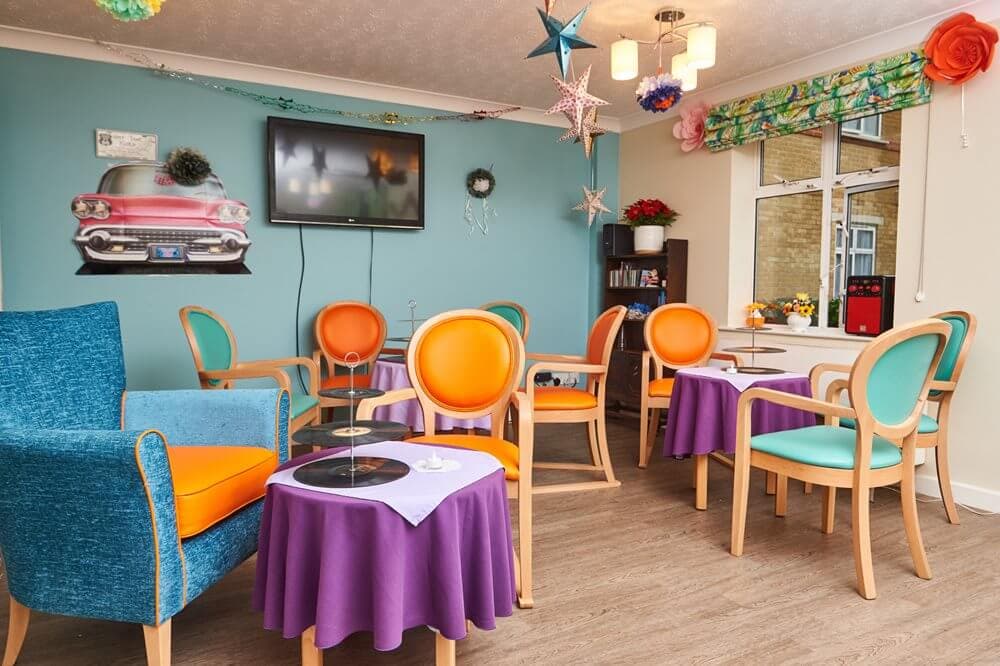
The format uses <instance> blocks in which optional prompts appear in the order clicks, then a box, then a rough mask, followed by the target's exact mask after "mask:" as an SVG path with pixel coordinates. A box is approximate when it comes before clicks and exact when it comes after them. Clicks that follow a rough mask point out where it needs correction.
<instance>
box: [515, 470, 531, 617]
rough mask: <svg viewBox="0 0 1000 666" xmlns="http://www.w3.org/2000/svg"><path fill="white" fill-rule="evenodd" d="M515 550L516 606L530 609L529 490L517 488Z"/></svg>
mask: <svg viewBox="0 0 1000 666" xmlns="http://www.w3.org/2000/svg"><path fill="white" fill-rule="evenodd" d="M522 491H523V492H522ZM517 542H518V543H517V546H518V548H517V550H518V556H519V557H518V568H519V569H520V574H521V575H520V576H519V578H520V584H519V585H518V588H517V605H518V606H520V607H521V608H531V607H532V606H534V605H535V600H534V598H533V597H532V590H531V582H532V581H531V488H530V487H528V488H523V489H522V488H519V489H518V498H517Z"/></svg>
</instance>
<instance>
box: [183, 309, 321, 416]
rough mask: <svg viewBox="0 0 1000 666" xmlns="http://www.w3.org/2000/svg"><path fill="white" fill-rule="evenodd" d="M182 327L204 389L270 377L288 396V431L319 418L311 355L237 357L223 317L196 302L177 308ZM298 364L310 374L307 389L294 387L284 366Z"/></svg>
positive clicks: (229, 330) (232, 337)
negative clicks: (270, 357) (299, 389)
mask: <svg viewBox="0 0 1000 666" xmlns="http://www.w3.org/2000/svg"><path fill="white" fill-rule="evenodd" d="M180 318H181V327H182V328H183V329H184V335H185V336H186V337H187V341H188V346H189V347H190V348H191V356H192V357H193V358H194V367H195V370H196V371H197V372H198V381H199V383H200V384H201V387H202V388H203V389H228V388H233V386H234V384H235V382H236V380H241V379H263V378H268V379H273V380H274V381H275V383H277V384H278V386H280V387H281V388H283V389H285V390H286V391H288V393H289V395H290V396H291V400H290V403H289V416H290V424H289V431H290V432H295V431H296V430H298V429H299V428H302V427H303V426H307V425H314V424H317V423H319V422H320V409H319V394H318V391H319V368H318V367H317V365H316V364H315V363H314V362H313V361H312V359H308V358H304V357H301V356H296V357H290V358H275V359H268V360H263V361H240V360H239V358H238V355H237V351H236V337H235V336H234V335H233V330H232V329H231V328H230V327H229V324H228V323H226V320H225V319H223V318H222V317H220V316H219V315H218V314H216V313H215V312H212V311H211V310H208V309H206V308H202V307H199V306H197V305H188V306H185V307H183V308H181V310H180ZM294 366H300V367H302V368H305V370H306V373H307V375H308V377H309V381H308V391H307V392H306V393H298V392H296V391H294V390H293V385H292V381H291V379H290V378H289V376H288V373H287V372H285V368H288V367H294Z"/></svg>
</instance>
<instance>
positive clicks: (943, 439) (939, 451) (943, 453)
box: [934, 432, 960, 525]
mask: <svg viewBox="0 0 1000 666" xmlns="http://www.w3.org/2000/svg"><path fill="white" fill-rule="evenodd" d="M934 462H935V464H936V465H937V478H938V487H939V488H940V489H941V501H942V502H944V510H945V513H947V514H948V522H949V523H951V524H952V525H958V524H959V523H960V521H959V519H958V507H956V506H955V497H954V496H953V495H952V494H951V465H949V463H948V436H947V435H946V434H944V433H943V432H942V433H938V443H937V446H935V447H934Z"/></svg>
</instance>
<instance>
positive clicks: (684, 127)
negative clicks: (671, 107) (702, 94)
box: [674, 102, 708, 153]
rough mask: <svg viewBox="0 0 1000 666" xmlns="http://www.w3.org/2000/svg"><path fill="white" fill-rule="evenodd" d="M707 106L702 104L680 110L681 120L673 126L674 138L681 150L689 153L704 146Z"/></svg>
mask: <svg viewBox="0 0 1000 666" xmlns="http://www.w3.org/2000/svg"><path fill="white" fill-rule="evenodd" d="M707 117H708V104H705V103H704V102H703V103H701V104H695V105H694V106H687V107H685V108H683V109H681V120H680V122H678V123H677V124H675V125H674V138H675V139H680V141H681V150H683V151H684V152H685V153H690V152H691V151H692V150H698V149H699V148H701V147H702V146H703V145H705V118H707Z"/></svg>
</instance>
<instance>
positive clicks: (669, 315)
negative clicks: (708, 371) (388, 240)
mask: <svg viewBox="0 0 1000 666" xmlns="http://www.w3.org/2000/svg"><path fill="white" fill-rule="evenodd" d="M644 332H645V337H646V348H647V349H649V352H650V353H651V354H652V355H653V358H654V359H655V361H656V362H657V363H658V364H660V365H661V366H666V367H668V368H674V369H677V368H685V367H691V366H699V365H705V364H706V363H707V362H708V359H709V357H710V356H711V355H712V352H713V351H714V350H715V342H716V338H717V337H718V330H717V329H716V327H715V320H714V319H712V316H711V315H709V314H708V313H707V312H705V311H704V310H702V309H701V308H698V307H695V306H693V305H688V304H687V303H670V304H668V305H661V306H660V307H658V308H656V309H655V310H653V311H652V312H651V313H650V315H649V317H647V318H646V325H645V329H644Z"/></svg>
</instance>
